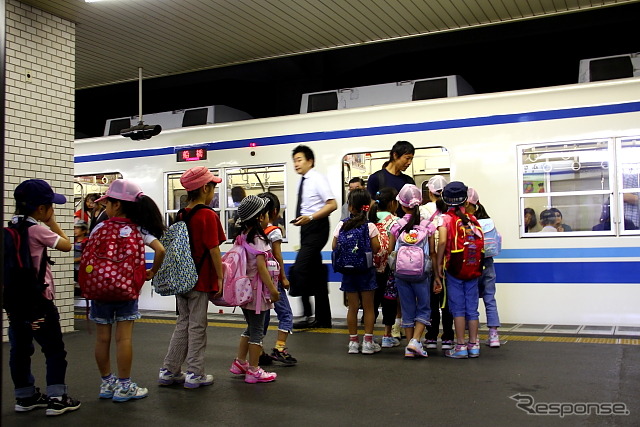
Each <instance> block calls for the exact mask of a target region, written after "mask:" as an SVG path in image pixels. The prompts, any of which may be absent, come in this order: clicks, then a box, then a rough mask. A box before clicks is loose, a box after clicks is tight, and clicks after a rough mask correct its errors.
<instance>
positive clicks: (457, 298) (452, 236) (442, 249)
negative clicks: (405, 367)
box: [436, 181, 484, 359]
mask: <svg viewBox="0 0 640 427" xmlns="http://www.w3.org/2000/svg"><path fill="white" fill-rule="evenodd" d="M467 192H468V189H467V186H466V185H464V183H462V182H459V181H453V182H450V183H449V184H447V186H446V187H445V188H444V190H443V192H442V200H444V202H445V203H446V204H447V206H448V207H449V210H448V211H447V212H446V214H445V215H443V223H442V225H441V226H439V227H438V233H439V243H438V251H437V262H438V266H437V268H436V272H437V276H436V282H437V283H441V280H442V272H443V271H444V274H445V277H446V281H447V304H449V310H450V311H451V315H452V316H453V324H454V329H455V334H456V345H455V347H454V348H452V349H450V350H446V351H445V356H447V357H451V358H454V359H466V358H468V357H479V356H480V344H479V342H478V323H479V322H478V319H479V313H478V278H479V277H480V275H481V274H482V256H483V252H484V237H483V234H482V227H481V226H480V224H479V223H478V221H477V220H476V218H475V217H474V216H473V215H470V214H468V213H467V212H466V210H465V208H466V207H467V206H468V205H469V202H468V201H467V197H468V195H467ZM466 326H468V328H469V341H468V342H467V343H465V340H464V334H465V327H466Z"/></svg>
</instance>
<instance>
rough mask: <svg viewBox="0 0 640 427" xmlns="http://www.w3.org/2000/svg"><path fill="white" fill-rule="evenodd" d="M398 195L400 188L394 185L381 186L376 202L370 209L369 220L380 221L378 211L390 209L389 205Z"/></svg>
mask: <svg viewBox="0 0 640 427" xmlns="http://www.w3.org/2000/svg"><path fill="white" fill-rule="evenodd" d="M397 195H398V190H396V189H395V188H393V187H384V188H381V189H380V191H378V192H376V195H375V200H374V201H373V202H374V203H373V204H372V205H371V209H370V210H369V221H371V222H373V223H375V222H378V212H379V211H389V212H391V209H390V208H389V205H390V204H391V203H393V201H394V200H396V196H397Z"/></svg>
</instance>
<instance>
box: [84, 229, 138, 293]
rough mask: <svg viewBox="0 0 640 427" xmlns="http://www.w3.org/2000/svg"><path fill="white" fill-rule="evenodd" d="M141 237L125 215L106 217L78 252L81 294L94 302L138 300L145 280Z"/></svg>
mask: <svg viewBox="0 0 640 427" xmlns="http://www.w3.org/2000/svg"><path fill="white" fill-rule="evenodd" d="M144 252H145V251H144V240H143V237H142V233H140V230H138V227H137V226H136V225H135V224H134V223H133V222H131V220H130V219H127V218H115V217H114V218H109V219H108V220H106V221H103V222H102V223H101V226H100V228H96V229H95V230H94V231H93V232H92V233H91V236H90V237H89V240H88V241H87V245H86V246H85V248H84V250H83V251H82V258H81V259H80V270H79V272H78V283H79V285H80V290H81V291H82V296H83V297H85V298H87V299H90V300H96V301H131V300H135V299H138V296H139V295H140V289H141V288H142V285H144V282H145V280H146V271H147V268H146V265H145V259H144Z"/></svg>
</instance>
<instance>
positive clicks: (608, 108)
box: [74, 102, 640, 163]
mask: <svg viewBox="0 0 640 427" xmlns="http://www.w3.org/2000/svg"><path fill="white" fill-rule="evenodd" d="M638 111H640V102H627V103H621V104H609V105H599V106H593V107H579V108H567V109H560V110H544V111H531V112H524V113H514V114H501V115H494V116H483V117H472V118H465V119H453V120H441V121H433V122H421V123H409V124H400V125H391V126H376V127H370V128H358V129H344V130H336V131H327V132H309V133H301V134H290V135H279V136H270V137H261V138H252V139H239V140H229V141H218V142H209V143H204V144H198V145H194V146H197V147H204V148H207V149H208V150H226V149H233V148H244V147H247V146H248V144H249V143H250V142H255V143H256V144H257V145H258V146H268V145H278V144H291V143H293V144H300V143H307V142H312V141H326V140H332V139H344V138H357V137H364V136H379V135H391V134H397V133H411V132H423V131H433V130H443V129H456V128H467V127H479V126H492V125H502V124H510V123H524V122H536V121H546V120H559V119H569V118H578V117H592V116H604V115H611V114H622V113H634V112H638ZM180 148H185V147H180ZM174 153H175V148H174V147H167V148H154V149H148V150H130V151H122V152H115V153H101V154H91V155H86V156H82V155H80V156H75V157H74V162H75V163H85V162H94V161H101V160H118V159H129V158H137V157H151V156H160V155H166V154H174Z"/></svg>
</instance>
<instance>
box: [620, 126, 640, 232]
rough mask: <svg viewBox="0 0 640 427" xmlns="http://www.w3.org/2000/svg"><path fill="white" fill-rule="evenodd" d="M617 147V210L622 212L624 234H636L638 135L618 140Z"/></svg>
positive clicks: (639, 162) (639, 224) (639, 214)
mask: <svg viewBox="0 0 640 427" xmlns="http://www.w3.org/2000/svg"><path fill="white" fill-rule="evenodd" d="M617 148H618V156H617V158H618V161H617V165H618V182H620V186H619V192H618V201H619V204H618V212H623V213H624V215H623V216H622V215H621V217H623V218H624V222H621V228H622V230H624V231H623V233H624V234H637V233H638V231H633V230H638V229H639V228H640V208H639V206H640V137H636V138H625V139H621V140H619V146H618V147H617Z"/></svg>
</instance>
